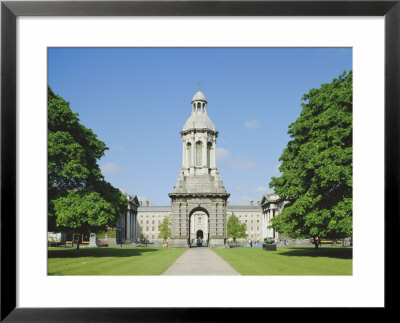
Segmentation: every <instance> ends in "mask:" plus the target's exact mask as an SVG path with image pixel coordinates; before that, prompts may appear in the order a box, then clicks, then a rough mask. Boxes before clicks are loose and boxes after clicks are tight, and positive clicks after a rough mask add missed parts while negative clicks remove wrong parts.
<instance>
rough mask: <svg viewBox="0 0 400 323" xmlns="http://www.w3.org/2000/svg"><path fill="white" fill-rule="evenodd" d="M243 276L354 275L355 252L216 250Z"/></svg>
mask: <svg viewBox="0 0 400 323" xmlns="http://www.w3.org/2000/svg"><path fill="white" fill-rule="evenodd" d="M213 250H214V251H215V252H216V253H217V254H218V255H219V256H221V257H222V258H223V259H224V260H225V261H226V262H228V263H229V264H230V265H231V266H232V267H233V268H235V269H236V271H237V272H239V273H240V274H241V275H287V276H288V275H352V270H353V269H352V268H353V260H352V253H353V250H352V248H341V247H320V248H318V249H314V248H313V247H310V248H307V247H302V248H300V247H278V248H277V251H265V250H264V249H262V248H230V249H213Z"/></svg>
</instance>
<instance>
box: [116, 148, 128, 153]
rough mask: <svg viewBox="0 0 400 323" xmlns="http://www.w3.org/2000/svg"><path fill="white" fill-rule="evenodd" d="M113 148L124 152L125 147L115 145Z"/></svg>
mask: <svg viewBox="0 0 400 323" xmlns="http://www.w3.org/2000/svg"><path fill="white" fill-rule="evenodd" d="M114 149H115V150H118V151H120V152H123V153H124V152H126V149H125V147H123V146H115V147H114Z"/></svg>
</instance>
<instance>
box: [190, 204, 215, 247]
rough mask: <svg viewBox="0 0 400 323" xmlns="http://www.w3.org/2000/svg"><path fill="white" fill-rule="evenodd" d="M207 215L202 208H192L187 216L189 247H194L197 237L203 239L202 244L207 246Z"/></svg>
mask: <svg viewBox="0 0 400 323" xmlns="http://www.w3.org/2000/svg"><path fill="white" fill-rule="evenodd" d="M209 231H210V230H209V217H208V214H207V213H206V211H205V210H204V209H202V208H197V210H194V211H193V212H192V214H191V215H190V217H189V237H190V245H191V247H196V245H197V239H201V240H202V241H203V243H202V246H203V247H204V246H208V240H209Z"/></svg>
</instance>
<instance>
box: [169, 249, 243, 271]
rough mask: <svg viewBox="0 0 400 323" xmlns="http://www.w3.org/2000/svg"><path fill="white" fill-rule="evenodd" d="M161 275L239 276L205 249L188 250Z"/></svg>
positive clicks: (219, 258)
mask: <svg viewBox="0 0 400 323" xmlns="http://www.w3.org/2000/svg"><path fill="white" fill-rule="evenodd" d="M163 275H197V276H200V275H202V276H204V275H211V276H212V275H239V273H238V272H237V271H236V270H235V269H233V268H232V267H231V265H229V264H228V263H227V262H226V261H225V260H223V259H222V258H221V257H220V256H218V255H217V254H216V253H215V252H214V251H212V250H210V249H209V248H207V247H200V248H189V249H188V250H187V251H185V252H184V253H183V254H182V255H181V256H180V257H179V258H178V259H176V260H175V262H174V263H173V264H172V265H171V266H170V267H169V268H168V269H167V270H166V271H165V272H164V273H163Z"/></svg>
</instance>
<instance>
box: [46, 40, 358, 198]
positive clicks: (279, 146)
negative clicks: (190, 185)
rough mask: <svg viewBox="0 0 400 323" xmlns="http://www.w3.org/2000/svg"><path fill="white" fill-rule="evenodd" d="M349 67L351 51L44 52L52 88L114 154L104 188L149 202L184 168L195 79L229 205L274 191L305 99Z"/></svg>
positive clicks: (104, 164)
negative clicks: (203, 99) (210, 125)
mask: <svg viewBox="0 0 400 323" xmlns="http://www.w3.org/2000/svg"><path fill="white" fill-rule="evenodd" d="M351 68H352V50H351V48H49V50H48V82H49V85H50V86H51V87H52V89H53V91H54V92H55V93H57V94H58V95H60V96H62V97H63V98H64V99H65V100H66V101H68V102H70V107H71V109H72V111H73V112H77V113H78V114H79V119H80V122H81V123H82V124H84V125H85V126H86V127H88V128H91V129H92V130H93V131H94V133H96V134H97V135H98V138H99V139H100V140H102V141H104V142H105V143H106V145H107V146H108V147H109V148H110V149H109V150H108V151H106V154H105V156H104V157H103V158H102V159H100V160H99V165H100V167H101V169H102V171H103V174H104V176H105V178H106V180H107V181H109V182H110V183H111V184H113V185H114V186H115V187H118V188H120V189H121V190H122V191H123V192H126V193H129V194H136V195H138V196H139V198H140V199H142V200H149V201H150V203H151V204H153V205H169V204H170V199H169V197H168V193H169V192H171V190H172V188H173V186H174V185H175V182H176V178H177V175H178V172H179V170H180V168H181V166H182V151H181V150H182V143H181V138H180V134H179V133H180V131H181V130H182V127H183V125H184V123H185V121H186V119H187V118H188V117H189V116H190V113H191V105H190V101H191V99H192V96H193V94H194V93H195V92H196V91H197V88H198V86H197V82H201V85H200V88H201V90H202V92H203V93H204V94H205V95H206V98H207V101H208V105H207V112H208V115H209V116H210V118H211V120H212V121H213V122H214V124H215V126H216V128H217V131H218V132H219V136H218V139H217V167H218V169H219V171H220V174H221V178H222V180H223V182H224V185H225V188H226V189H227V191H228V192H229V193H230V194H231V196H230V198H229V201H230V204H231V205H246V204H249V203H250V201H251V200H253V201H259V200H260V199H261V197H262V195H263V194H265V193H271V192H272V190H271V189H270V188H269V186H268V183H269V182H270V179H271V176H279V171H278V167H279V157H280V155H281V154H282V151H283V149H284V148H285V147H286V145H287V142H288V141H289V140H290V137H289V136H288V134H287V130H288V126H289V124H291V123H292V122H294V121H295V120H296V118H297V117H298V116H299V114H300V111H301V102H302V101H301V97H302V96H303V94H305V93H307V92H308V91H309V90H310V89H311V88H318V87H320V85H321V84H322V83H327V82H330V81H332V79H333V78H335V77H337V76H338V75H340V74H341V73H343V71H344V70H346V71H348V70H350V69H351Z"/></svg>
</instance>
